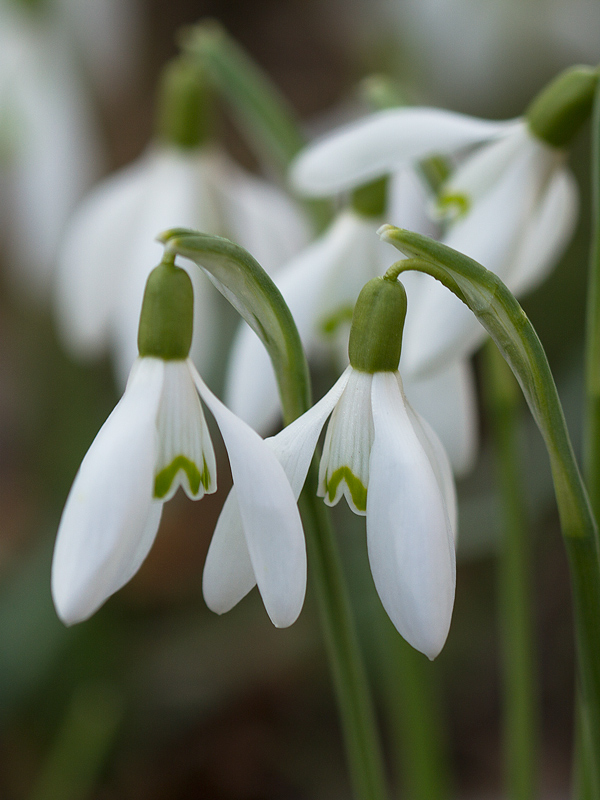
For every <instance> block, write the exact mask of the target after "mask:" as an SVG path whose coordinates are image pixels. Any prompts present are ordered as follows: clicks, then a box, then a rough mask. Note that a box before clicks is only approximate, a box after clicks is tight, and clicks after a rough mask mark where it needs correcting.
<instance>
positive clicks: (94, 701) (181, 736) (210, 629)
mask: <svg viewBox="0 0 600 800" xmlns="http://www.w3.org/2000/svg"><path fill="white" fill-rule="evenodd" d="M137 13H138V15H139V39H138V42H137V43H136V45H135V46H136V48H138V52H137V55H136V58H135V61H136V64H137V66H136V72H135V74H134V75H133V76H129V77H128V79H127V80H126V81H125V80H124V87H121V89H120V91H119V92H117V93H115V94H114V95H113V96H109V95H106V96H102V97H100V96H97V98H96V100H97V107H98V117H99V120H100V124H101V126H102V132H103V135H104V136H105V139H106V144H107V148H108V152H109V154H110V168H111V169H116V168H118V167H120V166H122V165H124V164H126V163H127V162H129V161H130V160H132V159H134V158H135V157H136V156H137V155H138V154H139V153H140V152H141V151H142V150H143V148H144V146H145V144H146V142H147V140H148V138H149V136H150V132H151V122H152V108H153V90H154V86H155V82H156V79H157V77H158V74H159V72H160V69H161V67H162V66H163V65H164V63H165V62H166V60H167V59H168V58H170V57H171V56H172V55H174V54H175V53H176V40H177V30H178V29H179V28H180V27H181V26H182V25H188V24H191V23H193V22H195V21H197V20H199V19H201V18H204V17H206V16H212V17H215V18H217V19H219V20H220V21H221V22H222V23H223V25H224V26H225V27H226V28H227V29H228V30H229V32H230V33H231V34H232V35H233V36H234V37H235V38H237V39H238V41H240V43H241V44H242V45H243V46H244V47H245V48H247V50H248V51H249V52H250V53H251V54H252V56H253V57H254V58H255V59H256V60H257V61H258V62H259V63H260V64H261V65H262V67H264V68H265V69H266V70H267V72H268V73H269V75H270V76H271V77H272V79H273V80H274V81H275V82H276V84H277V85H278V86H279V87H280V88H281V89H282V90H283V92H284V93H285V94H286V95H287V97H288V98H289V99H290V101H291V103H292V104H293V105H294V106H295V107H296V109H297V110H298V112H299V114H300V115H301V116H302V118H303V119H304V120H306V122H307V125H309V127H310V126H312V127H313V128H314V129H316V130H319V129H323V128H324V127H326V126H327V125H328V124H330V123H331V122H333V121H335V120H336V119H337V118H338V117H339V118H344V116H346V115H348V114H349V113H351V110H352V109H353V108H354V106H355V104H356V102H357V100H356V97H357V95H356V84H357V82H358V81H359V80H360V79H361V78H363V77H364V76H365V75H367V74H369V73H371V72H374V71H384V72H388V73H390V74H393V75H394V76H395V77H396V78H397V79H398V80H399V81H400V82H401V85H402V87H403V89H404V91H405V93H406V96H407V98H408V100H409V101H410V102H414V103H419V104H439V105H441V106H444V107H448V108H453V109H455V110H460V111H465V112H468V113H472V114H477V115H481V116H489V117H505V116H512V115H517V114H519V113H520V112H521V111H522V110H523V108H524V107H525V105H526V104H527V103H528V101H529V100H530V98H531V96H532V95H533V94H534V93H535V92H536V91H537V90H538V89H540V88H541V87H542V86H543V85H544V84H545V83H546V82H547V81H548V80H549V79H550V78H551V77H552V76H553V75H554V74H555V73H556V72H557V71H559V70H560V69H562V68H563V67H565V66H568V65H569V64H571V63H575V62H587V63H596V62H597V61H598V60H599V58H600V6H599V5H598V4H597V2H594V0H589V2H584V0H577V2H573V0H571V2H570V1H569V0H535V1H534V0H526V1H525V2H520V3H518V2H516V0H497V1H496V2H494V3H481V2H480V1H479V0H452V2H442V1H441V0H438V1H437V2H436V0H426V2H418V0H414V2H401V1H400V0H398V1H397V2H393V1H392V0H387V2H386V0H371V1H370V2H369V0H353V2H343V1H342V0H246V2H243V0H236V1H234V0H229V1H228V0H221V2H219V1H218V0H215V1H214V2H185V1H184V0H170V2H167V1H166V0H147V2H142V0H140V2H139V3H138V4H137ZM332 109H333V110H332ZM225 130H226V133H225V135H226V138H227V143H228V147H229V148H230V150H231V152H232V153H233V154H234V155H235V156H236V157H237V158H238V159H239V160H240V161H241V162H242V163H244V164H245V165H246V166H248V167H250V168H254V167H255V163H254V161H253V159H252V156H251V154H250V152H249V150H248V148H247V147H246V146H245V145H244V143H243V141H242V139H241V137H240V136H239V135H238V134H237V133H236V131H235V130H234V127H233V125H230V126H227V127H226V129H225ZM571 163H572V166H573V169H574V171H575V173H576V175H577V178H578V181H579V186H580V190H581V197H582V202H581V210H582V213H581V219H580V223H579V225H578V228H577V234H576V237H575V239H574V240H573V242H572V244H571V245H570V247H569V249H568V252H567V254H566V256H565V257H564V259H563V260H562V262H561V264H560V265H559V267H558V268H557V269H556V270H555V272H554V273H553V275H552V276H551V278H550V279H549V280H548V281H547V283H546V284H545V285H544V286H543V287H542V288H541V289H539V290H537V291H536V292H535V293H534V294H533V295H531V296H530V297H528V298H526V299H525V301H524V302H523V305H524V307H525V309H526V311H527V313H528V314H529V316H530V318H531V320H532V322H533V324H534V325H535V327H536V328H537V330H538V332H539V334H540V338H541V339H542V342H543V344H544V346H545V347H546V349H547V352H548V355H549V359H550V362H551V366H552V368H553V370H554V372H555V376H556V380H557V383H558V386H559V392H560V395H561V398H562V400H563V402H564V405H565V410H566V415H567V419H568V424H569V427H570V430H571V432H572V435H573V437H574V440H575V443H576V445H577V444H578V442H579V436H580V419H581V408H582V333H583V324H584V307H585V276H586V259H587V251H588V232H589V227H590V224H589V185H588V184H589V177H588V173H589V129H588V128H586V129H585V130H584V131H583V132H582V133H581V134H580V136H579V138H578V141H577V143H576V146H575V148H574V151H573V154H572V160H571ZM2 266H5V265H4V264H3V265H2ZM1 277H2V276H0V279H1ZM317 377H318V379H319V380H320V381H321V382H322V383H323V386H324V387H326V386H327V381H328V379H329V378H328V376H326V375H319V376H317ZM221 378H222V375H220V374H218V372H217V373H216V374H215V375H214V376H213V383H214V385H216V386H218V385H219V381H220V380H221ZM117 396H118V395H117V389H116V388H115V385H114V383H113V377H112V371H111V367H110V365H109V363H108V362H105V363H102V364H100V365H96V366H82V365H80V364H76V363H74V362H72V361H70V360H69V358H68V357H67V356H66V355H65V354H64V352H63V351H62V349H61V347H60V344H59V343H58V340H57V337H56V331H55V325H54V321H53V318H52V311H51V309H48V308H43V307H41V306H40V305H39V304H38V305H35V304H33V303H30V302H28V301H27V300H26V299H25V298H24V297H22V296H20V295H18V294H17V293H15V292H14V291H13V290H12V289H11V288H10V286H9V284H8V283H7V282H6V281H3V282H2V283H0V475H1V477H2V480H1V481H0V519H1V520H2V525H1V527H0V797H1V798H2V800H21V798H31V800H50V799H51V798H52V799H53V800H54V799H55V800H84V798H90V800H91V799H92V798H98V799H100V798H102V799H103V800H108V799H109V798H110V799H113V798H114V800H117V799H119V800H120V799H121V798H131V799H132V800H133V799H134V798H135V800H163V799H164V800H166V799H167V798H169V800H185V799H187V798H210V799H211V800H212V799H213V798H214V800H269V799H271V798H282V799H283V798H286V800H287V799H288V798H289V799H290V800H294V799H295V798H298V799H300V798H315V800H321V799H322V800H325V798H338V797H339V798H342V797H348V796H349V793H350V788H349V784H348V779H347V776H346V768H345V763H344V754H343V747H342V742H341V736H340V730H339V727H338V722H337V716H336V709H335V703H334V698H333V693H332V688H331V685H330V678H329V675H328V671H327V664H326V659H325V655H324V652H323V647H322V643H321V636H320V631H319V628H318V620H317V617H316V610H315V607H314V602H313V598H312V594H311V591H310V588H309V593H308V597H307V602H306V605H305V609H304V611H303V613H302V615H301V617H300V620H299V621H298V622H297V623H296V624H295V625H294V626H293V627H292V628H290V629H288V630H275V629H274V628H273V627H272V626H271V624H270V622H269V621H268V618H267V616H266V613H265V612H264V609H263V607H262V604H261V602H260V599H259V598H258V596H257V594H256V591H254V592H253V593H252V594H251V595H250V596H249V597H248V598H247V599H245V600H244V601H243V602H242V603H241V604H240V605H239V606H238V607H236V608H235V609H234V610H233V611H231V612H230V613H229V614H227V615H226V616H224V617H221V618H220V617H217V616H215V615H214V614H212V613H211V612H209V611H208V610H207V608H206V607H205V605H204V602H203V600H202V595H201V573H202V565H203V561H204V557H205V553H206V550H207V547H208V543H209V541H210V536H211V533H212V530H213V527H214V524H215V521H216V518H217V516H218V513H219V509H220V506H221V504H222V502H223V499H224V497H225V496H226V491H227V489H228V478H227V477H226V474H227V467H226V459H225V457H224V453H223V450H222V448H221V449H220V450H219V445H218V444H217V445H216V446H217V450H218V458H219V462H220V465H221V469H220V488H219V491H218V493H217V494H216V495H212V496H210V497H208V498H206V499H204V500H203V501H202V502H201V503H197V504H193V503H191V502H189V501H188V500H187V499H186V498H185V497H184V496H183V495H182V494H181V493H179V494H178V495H177V496H176V497H175V498H174V499H173V500H172V501H171V502H170V503H169V504H168V505H167V507H166V509H165V514H164V517H163V523H162V525H161V529H160V532H159V535H158V539H157V542H156V544H155V546H154V548H153V550H152V552H151V553H150V556H149V558H148V560H147V562H146V563H145V564H144V566H143V568H142V569H141V571H140V572H139V574H138V575H137V576H136V577H135V578H134V579H133V580H132V581H131V583H130V584H129V585H128V586H127V587H126V588H125V589H123V590H122V591H121V592H119V593H118V594H117V596H115V597H113V598H111V599H110V600H109V601H108V603H107V604H106V606H105V607H103V608H102V609H101V610H100V611H99V612H98V613H97V614H96V615H95V616H94V617H93V619H91V620H90V621H88V622H85V623H83V624H80V625H78V626H76V627H74V628H72V629H65V628H64V627H63V626H62V624H61V623H60V622H59V621H58V619H57V618H56V616H55V612H54V610H53V607H52V603H51V599H50V588H49V587H50V562H51V554H52V545H53V540H54V536H55V533H56V529H57V524H58V520H59V517H60V512H61V509H62V506H63V504H64V501H65V498H66V495H67V493H68V490H69V487H70V484H71V482H72V480H73V477H74V475H75V472H76V470H77V467H78V465H79V463H80V461H81V458H82V457H83V455H84V453H85V452H86V450H87V448H88V446H89V444H90V443H91V441H92V439H93V437H94V435H95V433H96V432H97V430H98V428H99V427H100V425H101V424H102V422H103V421H104V419H105V418H106V416H107V415H108V413H109V412H110V410H111V408H112V407H113V405H114V403H115V402H116V400H117ZM521 428H522V430H521V437H520V440H521V445H522V456H523V464H524V474H525V475H526V476H527V487H526V491H527V498H528V503H529V511H530V515H531V522H532V536H533V547H534V564H535V574H532V576H531V580H532V585H533V593H534V604H535V628H536V636H537V641H536V646H537V651H538V669H539V685H540V697H541V707H542V722H543V752H542V767H543V777H542V780H543V796H544V797H547V798H551V797H560V796H564V794H565V793H566V791H567V789H568V782H569V765H570V750H571V728H572V724H571V719H572V697H573V682H574V677H573V653H572V630H571V612H570V599H569V588H568V580H567V571H566V564H565V558H564V555H563V551H562V544H561V542H560V538H559V530H558V522H557V515H556V509H555V505H554V500H553V494H552V486H551V480H550V471H549V467H548V463H547V458H546V455H545V451H544V448H543V445H542V442H541V438H540V436H539V434H538V433H537V431H536V430H535V428H534V425H533V423H532V421H531V420H530V418H529V416H528V414H527V413H526V409H525V408H523V410H522V421H521ZM481 436H482V448H481V453H480V457H479V461H478V464H477V468H476V470H475V471H474V474H473V475H472V476H471V477H469V478H467V479H466V480H464V481H462V482H461V484H460V485H459V498H460V547H459V559H460V561H459V570H458V583H457V599H456V608H455V611H454V618H453V624H452V629H451V632H450V637H449V640H448V643H447V645H446V648H445V650H444V651H443V653H442V654H441V656H440V657H439V659H438V661H437V662H436V679H437V680H438V683H439V686H438V689H439V697H440V713H441V715H442V716H443V717H444V719H445V722H446V724H447V736H446V738H447V743H448V749H449V753H450V770H451V778H450V783H451V785H452V787H453V789H452V793H453V794H454V795H455V796H459V797H461V798H483V797H486V798H492V797H499V796H500V795H501V785H502V767H501V753H500V676H499V670H500V668H499V653H498V636H497V623H496V617H495V605H496V598H495V583H494V574H495V558H494V556H495V552H496V545H497V541H498V535H499V512H498V506H497V501H496V495H495V487H494V475H493V467H492V459H491V455H490V452H489V442H488V427H487V423H486V419H485V415H484V414H483V412H482V420H481ZM335 518H336V521H337V522H338V523H339V525H338V529H339V539H340V546H341V549H342V552H343V556H344V560H345V564H346V568H347V572H348V576H349V581H350V586H351V592H352V599H353V602H354V605H355V608H356V613H357V617H358V620H359V624H360V627H361V636H362V642H363V647H364V650H365V655H366V658H367V662H368V666H369V672H370V677H371V679H372V682H373V685H374V688H375V693H376V698H377V703H378V711H379V713H380V716H381V721H382V725H383V726H384V731H385V733H384V736H385V741H386V745H387V753H388V756H389V763H390V771H391V774H394V775H395V776H396V785H397V786H398V787H401V786H402V766H401V764H398V757H397V754H396V750H395V747H394V745H393V743H392V742H393V737H392V736H391V735H390V721H389V714H388V708H389V704H390V685H392V686H393V684H394V681H395V679H396V678H395V677H394V676H391V678H390V675H389V673H388V671H387V667H386V658H385V653H383V654H382V653H381V650H380V649H379V647H378V644H377V642H375V641H374V636H373V619H378V620H381V612H380V608H379V601H378V598H377V596H376V595H375V592H374V589H373V586H372V582H371V578H370V574H369V571H368V567H367V565H366V553H365V542H364V528H363V523H362V520H361V519H358V518H356V517H354V516H353V515H352V514H350V513H348V512H347V509H345V508H339V509H336V514H335ZM381 624H384V623H383V622H381ZM397 680H398V681H401V676H397ZM397 796H406V795H405V794H403V793H402V792H401V789H400V788H398V791H397Z"/></svg>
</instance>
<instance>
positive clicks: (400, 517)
mask: <svg viewBox="0 0 600 800" xmlns="http://www.w3.org/2000/svg"><path fill="white" fill-rule="evenodd" d="M370 283H371V284H373V283H376V284H378V285H380V284H382V283H384V284H385V283H388V284H389V281H382V280H381V279H379V280H378V281H371V282H370ZM367 286H369V284H367ZM396 286H399V284H396ZM386 288H387V287H386ZM394 288H395V287H394ZM362 296H363V295H361V297H362ZM359 302H360V298H359ZM384 327H385V322H384ZM394 330H395V331H397V332H398V334H399V335H401V325H400V329H399V331H398V326H397V325H395V326H394ZM393 337H394V334H393V333H392V338H393ZM375 341H376V339H375ZM376 346H377V347H378V346H379V345H376ZM398 356H399V351H398V352H397V354H396V356H395V362H396V366H397V363H398ZM351 360H352V358H351ZM393 361H394V357H392V358H391V360H390V362H389V364H387V365H386V364H384V365H383V366H384V367H386V368H384V369H377V370H373V371H370V370H367V369H359V368H356V367H354V366H349V367H348V368H347V369H346V370H345V371H344V373H343V374H342V376H341V377H340V378H339V380H338V381H337V382H336V383H335V385H334V386H333V387H332V389H331V390H330V391H329V392H328V393H327V394H326V395H325V396H324V397H323V398H322V399H321V400H320V401H319V402H318V403H316V404H315V405H314V406H313V407H312V408H311V409H310V410H309V411H307V412H306V413H305V414H303V415H302V416H301V417H299V418H298V419H297V420H295V421H294V422H292V423H291V425H288V426H287V427H286V428H284V429H283V430H282V431H281V433H278V434H277V435H276V436H274V437H273V438H271V439H268V440H267V442H268V443H269V444H270V446H271V448H272V449H273V451H274V452H275V453H276V454H277V457H278V458H279V460H280V461H281V463H282V465H283V467H284V469H285V471H286V474H287V475H288V478H289V480H290V483H291V485H292V488H293V490H294V493H295V494H296V496H298V495H299V494H300V491H301V489H302V485H303V484H304V480H305V477H306V474H307V471H308V467H309V464H310V461H311V458H312V455H313V453H314V449H315V447H316V444H317V441H318V438H319V435H320V433H321V431H322V429H323V427H324V425H325V423H326V421H327V419H328V417H329V416H330V415H331V420H330V422H329V427H328V430H327V434H326V438H325V445H324V450H323V455H322V459H321V464H320V475H319V494H320V495H321V496H322V497H324V499H325V502H326V503H327V504H328V505H334V504H335V503H337V502H338V500H339V499H340V497H341V496H342V495H344V496H345V497H346V498H347V500H348V503H349V505H350V507H351V508H352V509H353V511H355V512H356V513H358V514H361V515H365V516H366V527H367V544H368V552H369V561H370V565H371V571H372V574H373V579H374V582H375V586H376V588H377V591H378V593H379V596H380V598H381V601H382V603H383V605H384V607H385V609H386V611H387V613H388V615H389V616H390V618H391V620H392V621H393V623H394V625H395V626H396V628H397V629H398V631H399V632H400V633H401V634H402V636H404V638H405V639H406V640H407V641H408V642H409V643H410V644H411V645H412V646H413V647H415V648H416V649H418V650H420V651H421V652H423V653H425V654H426V655H427V656H428V657H429V658H431V659H433V658H435V657H436V656H437V655H438V653H439V652H440V650H441V649H442V647H443V645H444V642H445V640H446V637H447V635H448V630H449V626H450V620H451V616H452V607H453V603H454V591H455V548H454V534H455V531H456V497H455V489H454V481H453V477H452V470H451V467H450V463H449V460H448V457H447V455H446V453H445V451H444V448H443V446H442V444H441V443H440V441H439V439H438V437H437V436H436V434H435V433H434V432H433V430H432V429H431V427H430V426H429V425H428V424H427V423H426V422H425V421H424V420H423V419H422V418H421V417H420V416H419V415H418V414H417V413H416V412H415V411H413V409H412V408H411V406H410V404H409V403H408V401H407V400H406V396H405V394H404V391H403V387H402V381H401V378H400V374H399V372H398V370H397V368H391V367H392V364H393ZM387 367H390V368H387ZM235 498H236V493H235V491H232V492H231V494H230V496H229V497H228V499H227V501H226V504H225V507H224V509H223V514H222V518H221V520H220V524H219V525H218V526H217V528H216V530H215V534H214V536H213V539H212V542H211V546H210V549H209V552H208V556H207V560H206V565H205V570H204V582H203V589H204V597H205V599H206V602H207V604H208V606H209V607H210V608H212V609H213V610H214V611H216V612H218V613H223V612H226V611H228V610H229V609H230V608H232V607H233V606H234V605H235V604H236V603H237V602H239V600H240V599H241V598H242V597H243V596H244V595H245V594H246V593H247V592H248V591H250V589H251V588H252V587H253V585H254V583H255V582H256V578H255V576H254V573H253V570H252V565H251V563H250V559H249V557H248V555H247V549H246V543H245V540H244V537H243V536H241V535H240V526H239V523H238V524H237V525H236V518H237V516H238V512H237V509H236V499H235ZM223 521H226V523H227V524H221V523H222V522H223Z"/></svg>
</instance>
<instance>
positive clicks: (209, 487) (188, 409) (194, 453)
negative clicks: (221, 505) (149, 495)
mask: <svg viewBox="0 0 600 800" xmlns="http://www.w3.org/2000/svg"><path fill="white" fill-rule="evenodd" d="M190 363H191V362H190V361H166V362H165V366H164V370H165V379H164V382H163V391H162V396H161V399H160V405H159V408H158V415H157V423H156V424H157V428H158V450H157V454H156V467H155V479H156V480H155V484H154V496H155V497H157V498H158V499H160V500H161V501H162V502H163V503H164V502H166V501H167V500H169V499H170V498H171V497H172V496H173V495H174V494H175V492H176V491H177V489H178V488H179V486H181V487H182V488H183V490H184V491H185V493H186V494H187V496H188V497H189V498H191V499H192V500H199V499H201V498H202V497H204V494H205V492H207V493H208V494H211V493H212V492H216V490H217V464H216V460H215V452H214V450H213V446H212V441H211V439H210V433H209V432H208V427H207V425H206V420H205V418H204V412H203V411H202V406H201V405H200V400H199V398H198V392H197V391H196V387H195V385H194V381H193V379H192V375H191V372H190V367H189V364H190ZM178 465H179V468H178V469H177V471H176V472H175V473H174V472H173V470H174V469H176V468H177V466H178ZM161 479H162V480H161ZM196 482H197V483H196Z"/></svg>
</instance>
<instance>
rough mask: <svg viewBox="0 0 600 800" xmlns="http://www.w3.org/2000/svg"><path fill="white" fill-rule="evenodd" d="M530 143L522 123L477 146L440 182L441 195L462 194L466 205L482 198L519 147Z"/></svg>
mask: <svg viewBox="0 0 600 800" xmlns="http://www.w3.org/2000/svg"><path fill="white" fill-rule="evenodd" d="M530 143H531V135H530V134H529V133H528V131H527V128H526V125H525V123H522V124H521V125H520V126H519V127H516V128H515V129H514V130H512V131H511V132H510V134H509V135H507V136H502V137H501V138H499V139H497V140H496V141H492V142H490V143H489V144H486V145H484V146H483V147H481V148H479V149H478V150H477V151H476V152H475V153H473V154H472V155H469V156H467V157H466V158H465V159H464V161H463V162H462V164H460V166H459V167H458V168H457V169H456V170H455V171H454V172H453V173H452V175H451V176H450V178H449V179H448V181H446V183H445V184H444V186H442V188H441V191H440V195H441V197H442V198H443V197H444V196H448V195H458V196H461V197H464V199H465V202H466V204H467V208H469V207H471V206H472V205H473V204H474V203H476V202H477V201H478V200H480V199H481V197H482V196H483V195H484V194H485V193H486V192H487V191H489V189H490V188H492V187H493V186H494V185H495V184H496V183H497V182H498V181H499V180H500V179H501V178H502V176H503V174H504V172H505V171H506V170H507V169H508V168H509V167H510V164H511V163H512V161H513V160H514V159H515V158H516V157H517V156H518V153H519V150H521V149H522V148H523V147H527V146H528V145H529V144H530Z"/></svg>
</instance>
